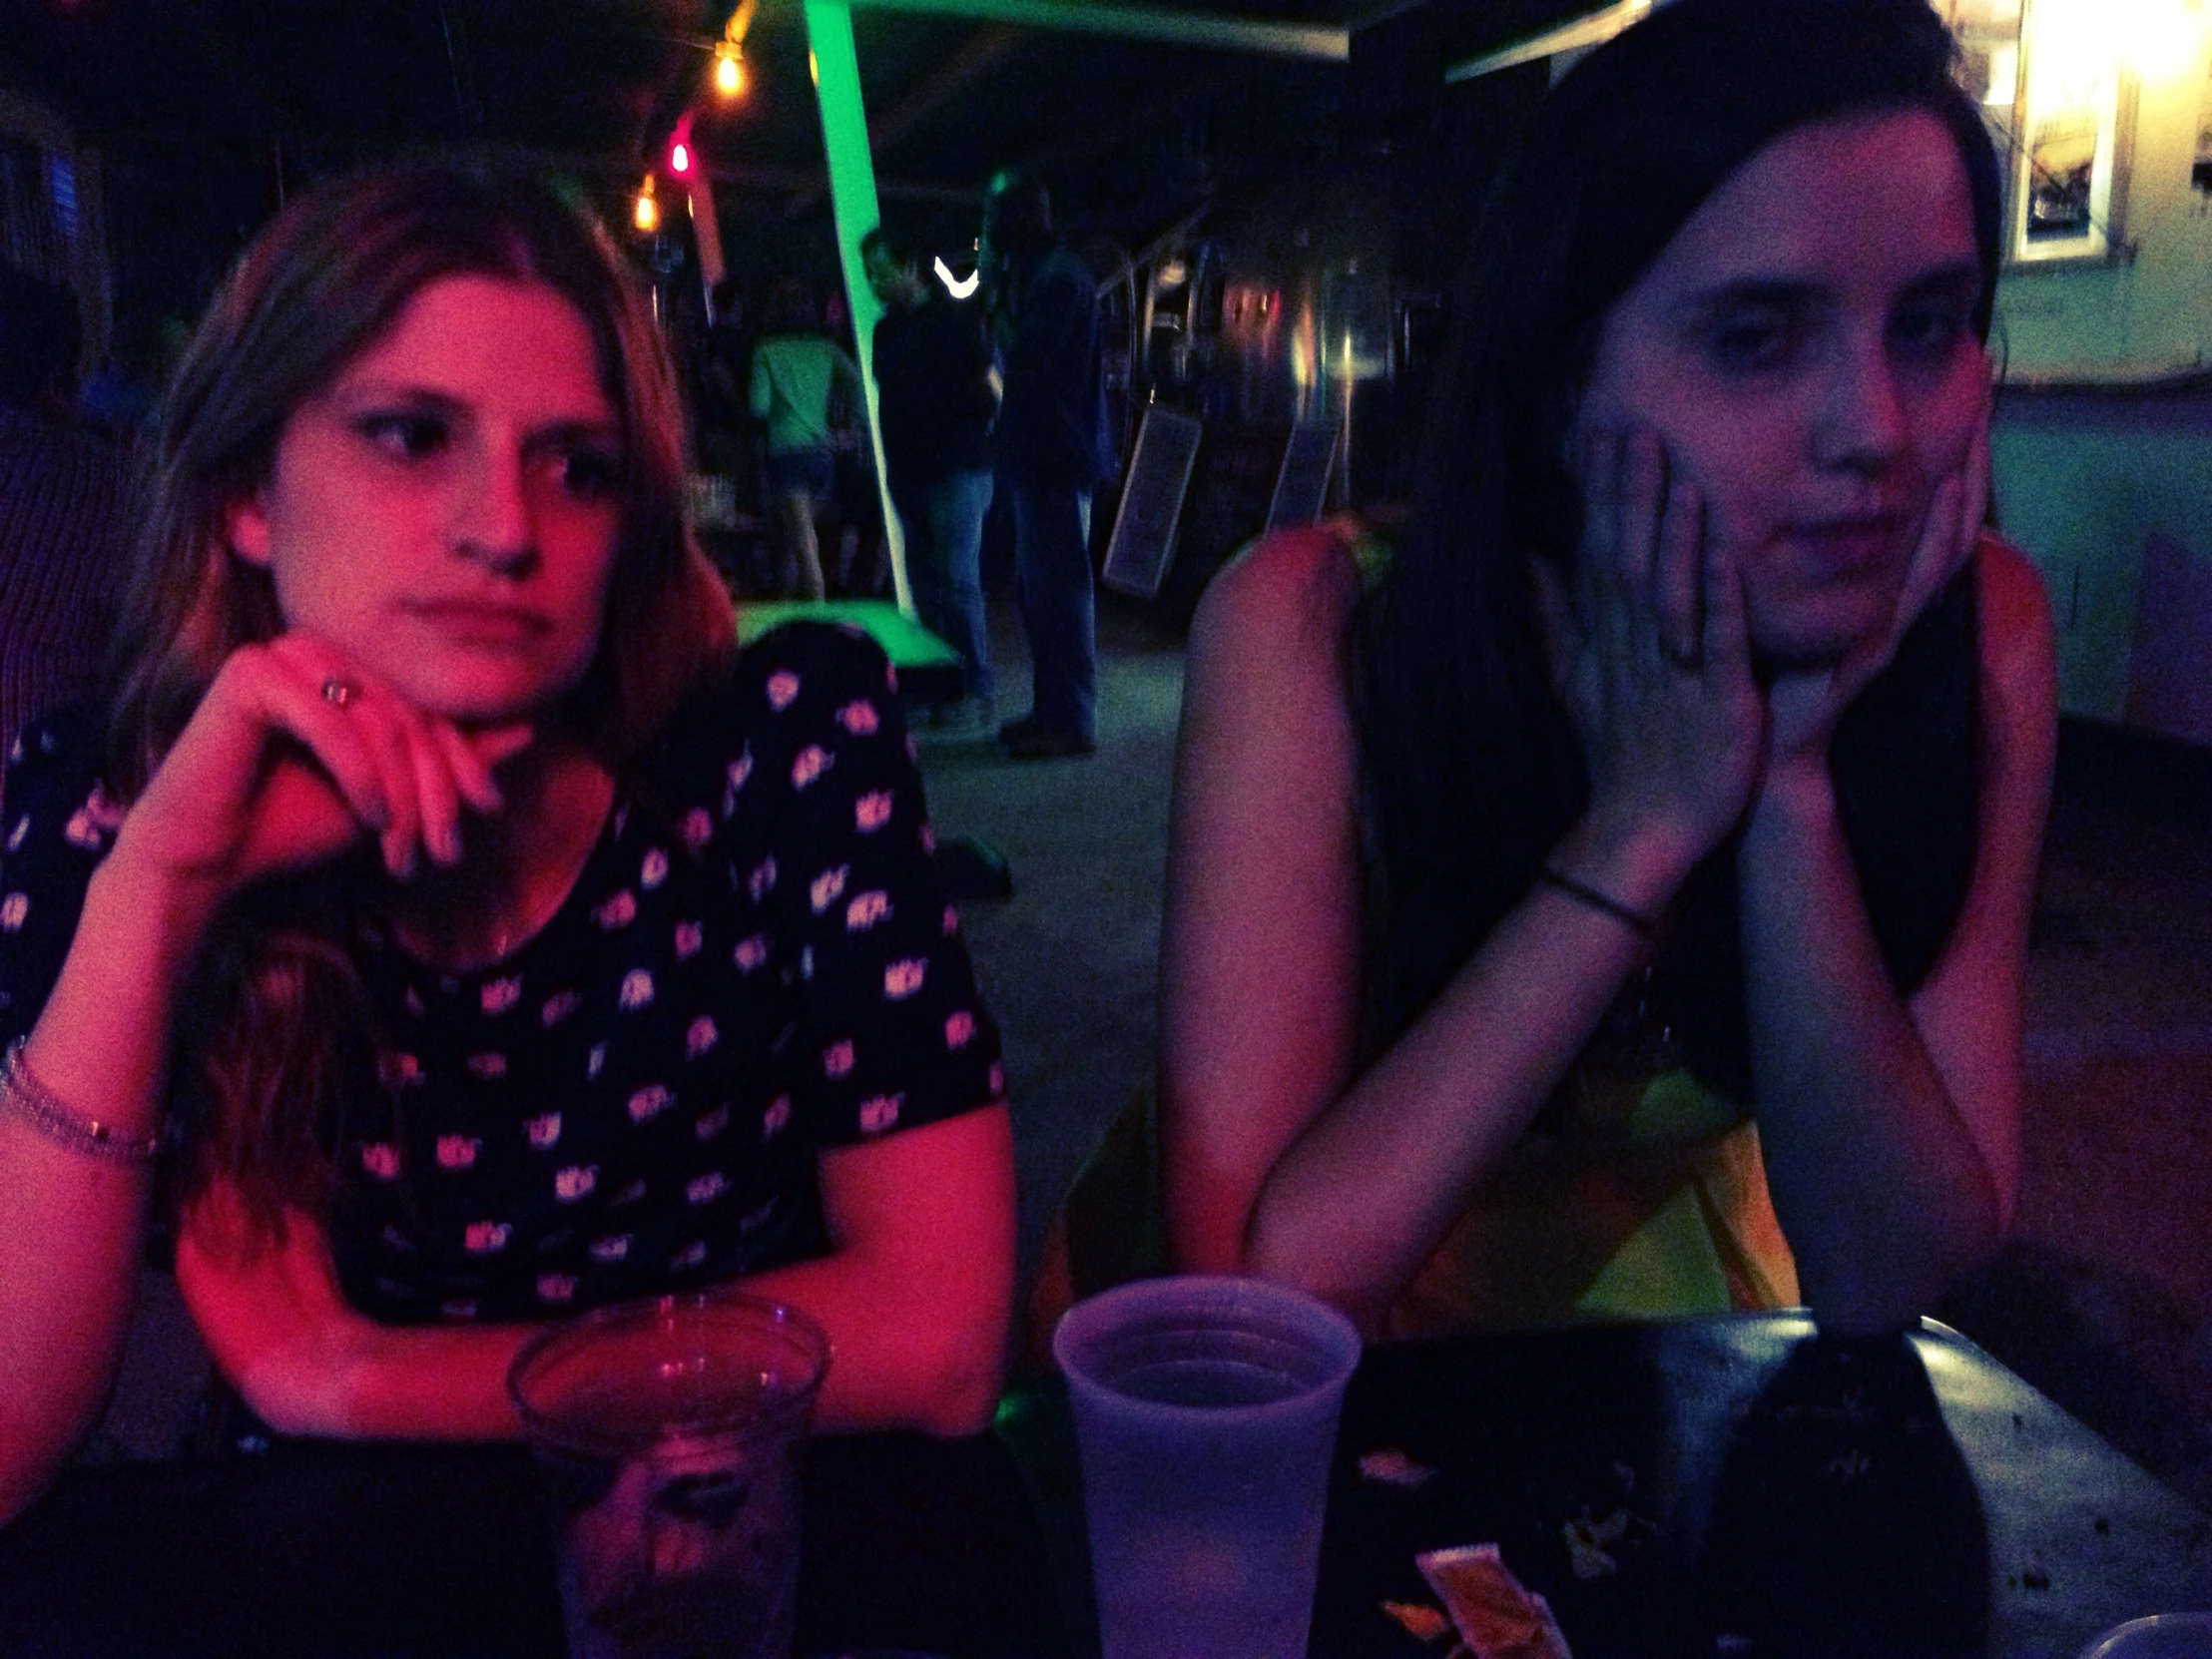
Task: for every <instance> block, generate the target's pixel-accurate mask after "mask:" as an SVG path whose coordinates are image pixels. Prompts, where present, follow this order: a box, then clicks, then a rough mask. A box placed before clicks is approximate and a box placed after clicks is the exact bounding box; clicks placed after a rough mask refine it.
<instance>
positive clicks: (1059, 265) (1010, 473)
mask: <svg viewBox="0 0 2212 1659" xmlns="http://www.w3.org/2000/svg"><path fill="white" fill-rule="evenodd" d="M980 263H981V267H982V269H983V271H984V272H985V273H986V274H987V275H986V277H985V281H986V282H987V283H989V284H990V285H991V286H992V287H993V289H994V301H993V303H994V308H995V310H996V311H997V314H998V323H997V326H998V337H999V343H1000V348H1001V350H1002V352H1003V353H1004V359H1005V368H1006V401H1005V406H1004V408H1003V409H1002V410H1001V412H1000V417H999V437H998V442H999V466H1000V470H1001V473H1002V475H1003V476H1004V477H1005V479H1006V481H1007V482H1008V484H1009V485H1010V486H1011V488H1012V490H1013V498H1014V583H1015V588H1016V591H1017V593H1018V595H1019V598H1020V601H1021V620H1022V626H1023V628H1024V629H1025V630H1026V631H1027V632H1028V635H1029V654H1030V657H1031V659H1032V662H1033V665H1034V682H1033V685H1034V707H1033V708H1032V709H1031V710H1030V712H1029V713H1028V714H1027V715H1024V716H1023V717H1022V718H1021V719H1019V720H1014V721H1009V722H1008V723H1007V724H1006V725H1004V726H1002V727H1000V728H999V731H998V738H999V742H1001V743H1002V744H1004V745H1005V746H1006V752H1007V753H1008V754H1009V755H1011V756H1013V757H1014V758H1015V759H1016V760H1025V761H1026V760H1046V759H1051V758H1054V757H1059V756H1070V755H1088V754H1090V753H1091V752H1092V751H1093V750H1095V749H1096V748H1097V747H1098V641H1097V633H1096V620H1095V614H1094V609H1093V599H1092V590H1091V555H1090V531H1091V491H1092V489H1093V488H1094V487H1095V486H1096V485H1097V484H1098V482H1099V480H1100V479H1102V478H1104V477H1105V476H1106V475H1107V474H1108V473H1109V472H1111V471H1112V470H1113V454H1112V443H1111V439H1110V438H1109V437H1108V434H1107V427H1106V382H1105V374H1104V371H1103V367H1102V364H1101V362H1100V357H1099V338H1098V294H1097V287H1096V284H1095V283H1094V281H1093V280H1092V277H1091V274H1090V272H1089V271H1088V270H1087V269H1085V267H1084V265H1083V262H1082V261H1081V260H1080V259H1078V258H1076V256H1075V253H1074V251H1073V250H1072V249H1070V248H1069V247H1068V246H1067V245H1066V244H1065V243H1064V242H1062V241H1061V240H1060V239H1059V238H1058V237H1056V236H1055V235H1054V234H1053V230H1052V204H1051V199H1050V197H1049V196H1047V194H1046V193H1045V189H1044V187H1043V186H1042V185H1038V184H1016V183H1012V182H1010V181H1007V180H1005V179H1003V178H1001V179H1000V180H998V181H994V183H993V188H992V190H991V193H990V195H989V196H988V197H987V198H986V199H985V200H984V204H983V235H982V244H981V249H980Z"/></svg>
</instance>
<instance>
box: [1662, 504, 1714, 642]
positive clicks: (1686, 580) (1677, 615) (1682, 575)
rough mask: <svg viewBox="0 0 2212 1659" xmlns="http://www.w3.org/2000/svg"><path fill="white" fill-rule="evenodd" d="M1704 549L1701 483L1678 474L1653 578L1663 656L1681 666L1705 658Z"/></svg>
mask: <svg viewBox="0 0 2212 1659" xmlns="http://www.w3.org/2000/svg"><path fill="white" fill-rule="evenodd" d="M1704 553H1705V503H1704V501H1703V499H1702V498H1701V497H1700V496H1699V495H1698V492H1697V487H1696V486H1695V485H1694V484H1692V483H1691V482H1690V481H1689V480H1688V479H1687V478H1684V477H1681V476H1679V475H1677V476H1676V477H1674V478H1672V479H1670V480H1669V481H1668V484H1667V501H1666V509H1665V512H1664V514H1663V516H1662V517H1661V518H1660V521H1659V536H1658V553H1657V556H1656V558H1655V561H1654V569H1653V578H1652V590H1653V595H1654V598H1655V600H1656V602H1657V603H1656V609H1657V611H1658V616H1657V623H1658V632H1659V650H1660V654H1661V655H1662V656H1664V657H1665V658H1666V659H1667V661H1668V662H1669V663H1671V664H1673V665H1674V666H1675V667H1676V668H1681V669H1695V668H1697V667H1699V666H1700V665H1701V664H1702V663H1703V662H1704V661H1705V652H1704V648H1703V636H1702V632H1701V630H1700V628H1699V624H1698V610H1699V603H1698V601H1699V591H1700V589H1702V588H1703V587H1704V585H1705V572H1704V570H1703V568H1702V562H1703V558H1704Z"/></svg>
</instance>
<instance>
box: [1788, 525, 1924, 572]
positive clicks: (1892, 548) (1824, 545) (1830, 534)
mask: <svg viewBox="0 0 2212 1659" xmlns="http://www.w3.org/2000/svg"><path fill="white" fill-rule="evenodd" d="M1905 531H1906V522H1905V517H1904V515H1903V514H1902V513H1866V514H1854V515H1852V516H1849V517H1845V518H1832V519H1824V520H1821V521H1820V522H1818V523H1813V524H1794V525H1792V526H1790V528H1789V529H1788V530H1787V531H1786V532H1785V534H1786V535H1787V536H1788V538H1789V539H1790V541H1791V542H1793V543H1795V544H1796V545H1797V546H1798V547H1799V548H1800V549H1802V550H1803V551H1804V552H1805V553H1807V554H1808V555H1810V556H1811V557H1812V558H1813V559H1814V560H1815V561H1817V562H1818V563H1820V564H1822V565H1824V566H1827V567H1828V568H1830V569H1833V570H1838V571H1858V570H1866V569H1868V568H1870V567H1876V566H1885V565H1888V564H1891V563H1892V562H1894V561H1895V560H1896V559H1897V558H1898V556H1899V555H1900V553H1901V552H1902V551H1903V549H1904V540H1905Z"/></svg>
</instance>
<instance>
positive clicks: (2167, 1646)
mask: <svg viewBox="0 0 2212 1659" xmlns="http://www.w3.org/2000/svg"><path fill="white" fill-rule="evenodd" d="M2081 1659H2212V1613H2154V1614H2152V1615H2151V1616H2150V1617H2149V1618H2147V1619H2130V1620H2128V1622H2127V1623H2125V1624H2122V1625H2116V1626H2114V1627H2113V1628H2112V1629H2110V1630H2107V1631H2106V1632H2105V1633H2104V1634H2103V1635H2101V1636H2099V1637H2098V1638H2097V1639H2096V1640H2095V1641H2093V1642H2091V1643H2090V1644H2089V1645H2088V1646H2087V1647H2085V1648H2083V1649H2082V1650H2081Z"/></svg>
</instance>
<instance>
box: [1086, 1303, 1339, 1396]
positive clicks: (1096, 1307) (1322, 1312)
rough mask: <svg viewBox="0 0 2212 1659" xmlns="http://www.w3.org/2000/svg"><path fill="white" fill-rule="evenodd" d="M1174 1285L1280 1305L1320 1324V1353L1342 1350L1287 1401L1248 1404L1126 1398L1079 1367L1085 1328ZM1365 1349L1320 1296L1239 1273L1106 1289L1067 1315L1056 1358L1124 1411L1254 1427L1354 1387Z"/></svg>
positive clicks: (1317, 1337)
mask: <svg viewBox="0 0 2212 1659" xmlns="http://www.w3.org/2000/svg"><path fill="white" fill-rule="evenodd" d="M1170 1286H1173V1287H1178V1288H1182V1289H1186V1290H1193V1291H1197V1292H1200V1293H1202V1294H1204V1293H1218V1294H1222V1295H1233V1296H1240V1297H1252V1298H1256V1299H1257V1300H1258V1301H1260V1302H1261V1303H1263V1304H1273V1305H1274V1306H1275V1307H1276V1308H1277V1309H1280V1310H1282V1311H1283V1312H1285V1313H1286V1314H1289V1315H1293V1316H1295V1317H1298V1318H1302V1319H1311V1320H1316V1321H1317V1322H1318V1324H1319V1327H1320V1329H1318V1330H1316V1331H1314V1332H1313V1333H1312V1335H1313V1337H1314V1338H1315V1347H1316V1348H1317V1349H1318V1350H1321V1351H1322V1352H1324V1353H1325V1354H1326V1353H1327V1351H1328V1350H1329V1349H1330V1348H1331V1347H1332V1346H1334V1347H1336V1348H1337V1349H1338V1351H1339V1352H1337V1353H1336V1354H1334V1355H1330V1356H1329V1358H1330V1359H1331V1360H1332V1361H1333V1362H1334V1364H1333V1365H1332V1366H1331V1368H1330V1372H1329V1374H1328V1375H1326V1376H1325V1377H1323V1378H1322V1379H1321V1380H1320V1381H1318V1382H1315V1383H1307V1384H1305V1385H1303V1386H1301V1387H1300V1388H1299V1389H1298V1390H1297V1391H1296V1392H1295V1393H1291V1394H1287V1395H1285V1396H1284V1397H1283V1398H1281V1399H1271V1400H1266V1401H1263V1402H1260V1403H1257V1404H1249V1405H1187V1404H1182V1403H1179V1402H1176V1401H1172V1400H1160V1399H1145V1398H1143V1397H1142V1396H1140V1395H1136V1394H1131V1393H1125V1392H1123V1391H1122V1390H1121V1389H1120V1388H1118V1387H1116V1386H1115V1385H1114V1384H1113V1383H1110V1382H1107V1381H1106V1380H1104V1379H1103V1378H1099V1377H1096V1376H1094V1375H1092V1374H1091V1373H1090V1372H1089V1371H1087V1370H1086V1369H1085V1368H1083V1367H1082V1366H1081V1365H1079V1364H1077V1363H1076V1361H1075V1359H1074V1357H1073V1355H1072V1353H1071V1350H1072V1348H1073V1345H1074V1342H1075V1341H1076V1340H1077V1339H1079V1338H1080V1337H1081V1336H1082V1335H1083V1334H1084V1328H1085V1327H1086V1326H1089V1325H1093V1324H1096V1323H1098V1322H1099V1321H1102V1320H1104V1319H1105V1318H1107V1317H1108V1316H1109V1315H1110V1314H1112V1313H1113V1312H1114V1311H1115V1310H1116V1309H1117V1308H1120V1307H1124V1306H1127V1305H1129V1304H1133V1303H1141V1302H1144V1301H1147V1300H1149V1299H1150V1298H1152V1297H1154V1296H1158V1295H1159V1294H1161V1292H1162V1290H1163V1288H1165V1287H1170ZM1071 1330H1072V1331H1073V1332H1074V1333H1075V1335H1074V1337H1071V1336H1070V1335H1069V1333H1070V1331H1071ZM1361 1347H1362V1345H1361V1340H1360V1330H1359V1327H1357V1326H1355V1325H1354V1324H1353V1323H1352V1321H1350V1320H1349V1319H1347V1318H1345V1316H1344V1315H1343V1314H1342V1313H1341V1312H1339V1311H1338V1310H1337V1309H1335V1308H1332V1307H1331V1306H1330V1305H1329V1304H1328V1303H1326V1302H1324V1301H1322V1300H1321V1299H1320V1298H1319V1297H1317V1296H1314V1295H1311V1294H1310V1293H1308V1292H1306V1291H1302V1290H1299V1289H1298V1288H1297V1287H1296V1286H1292V1285H1284V1284H1280V1283H1278V1282H1276V1281H1274V1280H1270V1279H1262V1278H1260V1277H1258V1276H1257V1275H1250V1274H1234V1273H1181V1274H1164V1275H1161V1276H1159V1277H1157V1278H1152V1279H1137V1280H1132V1281H1130V1282H1129V1283H1128V1284H1125V1285H1116V1286H1115V1287H1113V1288H1112V1289H1111V1290H1106V1291H1100V1292H1099V1293H1098V1294H1097V1295H1095V1296H1090V1297H1085V1298H1084V1299H1083V1300H1082V1301H1081V1302H1078V1303H1076V1304H1075V1306H1074V1307H1072V1308H1070V1309H1069V1310H1068V1311H1067V1312H1066V1313H1065V1314H1062V1315H1061V1316H1060V1323H1059V1324H1058V1326H1056V1327H1055V1328H1054V1330H1053V1333H1052V1357H1053V1359H1054V1360H1055V1361H1056V1362H1057V1363H1058V1365H1059V1367H1060V1372H1061V1375H1063V1376H1064V1377H1066V1379H1067V1380H1068V1384H1069V1386H1070V1387H1071V1388H1080V1389H1087V1390H1095V1391H1096V1392H1098V1393H1099V1394H1101V1395H1105V1396H1110V1397H1111V1398H1113V1399H1114V1400H1116V1401H1117V1402H1118V1403H1119V1404H1120V1405H1121V1406H1122V1407H1123V1408H1125V1409H1129V1410H1135V1411H1144V1412H1155V1411H1156V1412H1159V1413H1161V1414H1162V1415H1165V1416H1170V1417H1180V1418H1186V1419H1189V1420H1192V1421H1200V1420H1213V1421H1221V1420H1225V1419H1227V1418H1229V1417H1232V1416H1234V1417H1235V1418H1237V1419H1238V1420H1241V1421H1255V1420H1265V1419H1266V1418H1268V1417H1272V1416H1277V1415H1284V1416H1288V1415H1293V1414H1296V1413H1297V1412H1299V1411H1301V1410H1303V1409H1305V1408H1306V1407H1307V1406H1308V1405H1309V1404H1310V1402H1311V1401H1312V1400H1313V1398H1314V1397H1315V1396H1316V1395H1317V1394H1323V1393H1330V1392H1338V1391H1341V1390H1342V1389H1343V1387H1344V1385H1345V1383H1348V1382H1349V1381H1351V1378H1352V1374H1353V1372H1354V1371H1356V1370H1357V1369H1358V1368H1359V1364H1360V1353H1361Z"/></svg>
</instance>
